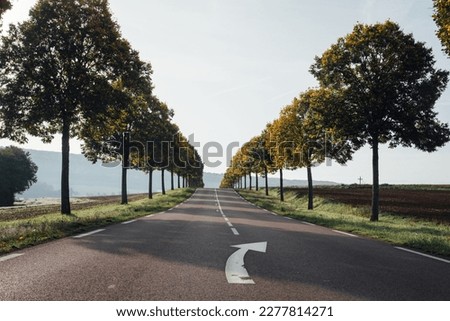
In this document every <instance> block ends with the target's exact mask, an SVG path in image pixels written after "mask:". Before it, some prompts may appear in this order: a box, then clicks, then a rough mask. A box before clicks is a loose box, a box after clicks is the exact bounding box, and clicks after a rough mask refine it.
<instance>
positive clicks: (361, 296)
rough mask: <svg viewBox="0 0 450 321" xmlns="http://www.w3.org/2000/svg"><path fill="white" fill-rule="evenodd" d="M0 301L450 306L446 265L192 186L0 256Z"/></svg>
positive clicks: (224, 192)
mask: <svg viewBox="0 0 450 321" xmlns="http://www.w3.org/2000/svg"><path fill="white" fill-rule="evenodd" d="M217 200H218V201H219V202H218V201H217ZM253 243H256V244H253ZM243 244H244V245H243ZM248 244H250V245H248ZM235 245H241V246H240V247H233V246H235ZM242 264H245V266H242ZM230 282H231V283H230ZM236 282H237V283H236ZM0 299H1V300H86V301H90V300H137V301H139V300H450V264H449V263H447V262H443V261H438V260H434V259H432V258H428V257H423V256H420V255H417V254H414V253H409V252H405V251H403V250H399V249H397V248H395V247H393V246H391V245H388V244H385V243H381V242H377V241H373V240H368V239H365V238H361V237H354V236H351V235H345V234H341V233H338V232H336V231H332V230H329V229H326V228H322V227H318V226H312V225H308V224H305V223H303V222H299V221H295V220H290V219H287V218H285V217H280V216H276V215H273V214H271V213H269V212H266V211H264V210H262V209H259V208H257V207H255V206H253V205H251V204H249V203H247V202H246V201H244V200H242V199H241V198H240V197H239V195H237V194H236V193H235V192H234V191H233V190H214V189H199V190H197V192H196V193H195V194H194V195H193V197H191V198H190V199H189V200H188V201H186V202H185V203H183V204H181V205H180V206H178V207H177V208H174V209H172V210H170V211H168V212H166V213H160V214H156V215H152V216H150V217H144V218H141V219H138V220H136V221H133V222H128V224H118V225H113V226H109V227H106V228H105V229H104V230H102V231H98V232H97V233H94V234H91V235H86V236H83V235H81V236H80V237H77V238H74V237H71V238H65V239H62V240H58V241H54V242H50V243H47V244H43V245H39V246H35V247H33V248H29V249H26V250H23V251H20V252H16V253H14V256H6V257H5V256H4V257H0Z"/></svg>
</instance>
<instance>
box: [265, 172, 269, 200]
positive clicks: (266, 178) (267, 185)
mask: <svg viewBox="0 0 450 321" xmlns="http://www.w3.org/2000/svg"><path fill="white" fill-rule="evenodd" d="M267 175H268V173H267V166H264V176H265V181H266V196H269V178H268V177H267Z"/></svg>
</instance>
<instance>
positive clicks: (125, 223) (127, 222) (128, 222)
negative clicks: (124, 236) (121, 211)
mask: <svg viewBox="0 0 450 321" xmlns="http://www.w3.org/2000/svg"><path fill="white" fill-rule="evenodd" d="M136 221H137V220H131V221H126V222H123V223H121V224H122V225H127V224H130V223H134V222H136Z"/></svg>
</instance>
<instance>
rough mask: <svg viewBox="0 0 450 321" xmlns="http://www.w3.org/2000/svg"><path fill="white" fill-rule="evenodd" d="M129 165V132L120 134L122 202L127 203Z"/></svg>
mask: <svg viewBox="0 0 450 321" xmlns="http://www.w3.org/2000/svg"><path fill="white" fill-rule="evenodd" d="M129 167H130V133H123V134H122V202H121V204H128V191H127V169H128V168H129Z"/></svg>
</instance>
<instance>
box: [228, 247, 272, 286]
mask: <svg viewBox="0 0 450 321" xmlns="http://www.w3.org/2000/svg"><path fill="white" fill-rule="evenodd" d="M231 247H236V248H238V249H239V250H237V251H236V252H234V253H233V254H231V256H230V257H229V258H228V260H227V264H226V265H225V275H226V277H227V281H228V283H233V284H255V282H254V281H253V280H252V279H251V278H250V276H249V275H248V272H247V270H246V269H245V267H244V256H245V254H246V253H247V251H256V252H262V253H266V249H267V242H260V243H248V244H240V245H232V246H231Z"/></svg>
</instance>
